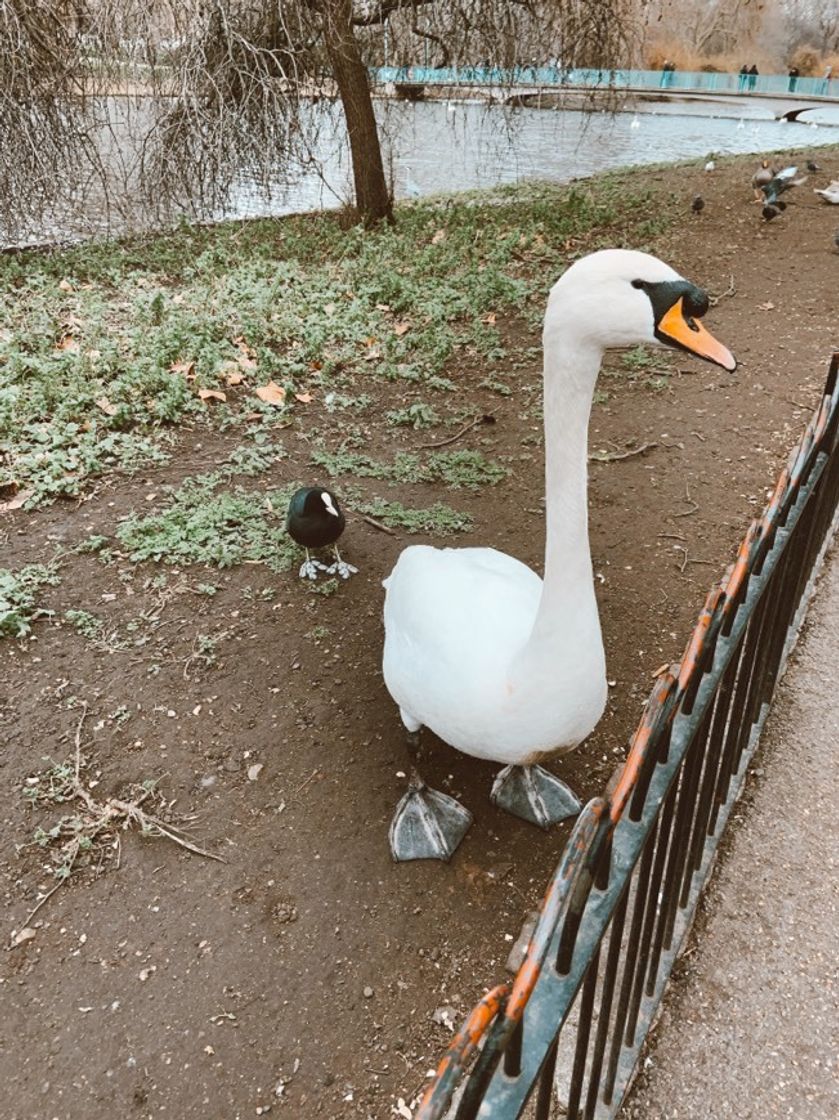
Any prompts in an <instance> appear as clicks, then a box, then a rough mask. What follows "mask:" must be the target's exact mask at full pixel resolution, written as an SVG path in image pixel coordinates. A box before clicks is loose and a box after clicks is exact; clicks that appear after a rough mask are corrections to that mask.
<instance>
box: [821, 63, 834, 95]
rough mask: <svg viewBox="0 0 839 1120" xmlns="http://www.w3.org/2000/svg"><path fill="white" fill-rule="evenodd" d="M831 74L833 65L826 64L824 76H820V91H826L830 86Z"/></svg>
mask: <svg viewBox="0 0 839 1120" xmlns="http://www.w3.org/2000/svg"><path fill="white" fill-rule="evenodd" d="M832 74H833V67H832V66H828V67H826V68H825V72H824V76H823V78H822V93H827V91H828V89H829V88H830V78H831V75H832Z"/></svg>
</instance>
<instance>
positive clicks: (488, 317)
mask: <svg viewBox="0 0 839 1120" xmlns="http://www.w3.org/2000/svg"><path fill="white" fill-rule="evenodd" d="M495 319H496V315H495V312H494V311H490V313H489V314H488V315H484V317H483V319H481V322H482V323H488V324H489V326H491V327H494V326H495Z"/></svg>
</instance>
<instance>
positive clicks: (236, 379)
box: [224, 369, 245, 385]
mask: <svg viewBox="0 0 839 1120" xmlns="http://www.w3.org/2000/svg"><path fill="white" fill-rule="evenodd" d="M224 380H225V381H226V382H227V384H228V385H241V384H242V382H243V381H244V380H245V375H244V374H243V373H242V371H241V370H240V369H232V370H231V371H230V373H227V374H225V377H224Z"/></svg>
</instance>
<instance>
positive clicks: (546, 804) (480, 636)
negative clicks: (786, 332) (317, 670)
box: [383, 249, 735, 859]
mask: <svg viewBox="0 0 839 1120" xmlns="http://www.w3.org/2000/svg"><path fill="white" fill-rule="evenodd" d="M707 309H708V297H707V296H706V294H705V293H704V292H703V291H702V290H701V289H699V288H697V287H695V286H694V285H693V284H691V283H690V282H689V281H687V280H685V279H683V278H682V277H681V276H679V275H678V273H676V272H674V270H673V269H672V268H670V267H669V266H668V265H666V264H664V263H663V262H662V261H660V260H657V259H656V258H655V257H651V256H648V255H647V254H646V253H638V252H631V251H628V250H623V249H606V250H603V251H601V252H597V253H593V254H591V255H590V256H587V257H585V258H583V259H582V260H580V261H577V262H576V263H575V264H574V265H572V266H571V267H570V268H569V269H568V270H567V272H565V274H564V275H563V276H562V277H561V278H560V280H559V281H558V282H557V283H556V284H555V285H554V287H553V290H552V291H551V294H550V298H549V300H548V308H547V313H546V315H545V323H544V331H543V345H544V415H545V481H546V495H547V499H546V522H547V524H546V545H545V578H544V581H542V580H541V579H539V577H538V576H537V575H536V574H535V572H533V571H531V570H530V568H528V567H526V566H525V565H524V564H522V563H521V562H520V561H519V560H516V559H514V558H513V557H512V556H507V555H505V554H504V553H502V552H497V551H496V550H495V549H492V548H463V549H448V548H447V549H437V548H431V547H429V546H427V545H415V546H412V547H410V548H406V549H405V550H404V551H403V552H402V553H401V555H400V556H399V559H398V561H397V563H396V566H395V567H394V569H393V571H392V572H391V574H390V576H389V577H388V578H387V579H386V580H385V581H384V586H385V588H386V595H385V605H384V622H385V646H384V661H383V671H384V679H385V683H386V685H387V688H388V691H389V692H390V694H391V696H392V697H393V698H394V700H395V701H396V703H397V704H398V705H399V709H400V714H401V717H402V721H403V723H404V724H405V727H406V728H407V729H408V732H409V733H410V734H411V735H412V736H413V737H414V740H415V742H416V735H417V733H418V731H419V729H420V727H422V726H423V725H424V726H427V727H429V728H430V729H431V730H432V731H434V732H435V733H436V734H437V735H439V736H440V738H441V739H443V740H445V742H447V743H449V744H450V745H451V746H453V747H456V748H457V749H458V750H460V751H463V752H464V753H465V754H469V755H473V756H474V757H476V758H485V759H491V760H492V761H494V762H499V763H504V764H506V765H505V769H504V770H502V771H501V772H500V774H499V775H498V777H497V778H496V781H495V783H494V785H493V789H492V795H491V796H492V800H493V801H494V802H495V803H496V804H498V805H501V806H502V807H503V808H506V809H508V810H510V811H511V812H514V813H516V814H517V815H519V816H522V817H524V818H525V819H527V820H530V821H532V822H534V823H536V824H540V825H542V826H543V827H548V825H550V824H551V823H553V822H555V821H558V820H562V819H564V818H565V817H568V816H571V815H574V814H575V813H576V812H578V811H579V808H580V804H579V802H578V801H577V799H576V797H574V795H573V793H572V792H571V791H570V790H569V788H568V787H567V786H566V785H565V784H564V783H563V782H561V781H560V780H559V779H558V778H556V777H554V775H553V774H550V773H549V772H548V771H547V770H544V769H543V768H542V767H541V766H538V765H536V764H537V763H538V762H540V761H542V760H545V759H548V758H550V757H552V756H553V755H558V754H563V753H564V752H566V751H570V750H572V749H573V748H574V747H576V746H578V745H579V744H580V743H581V742H582V740H583V739H585V738H586V736H587V735H588V734H589V733H590V732H591V731H592V729H593V728H594V727H595V725H596V724H597V722H598V720H599V719H600V717H601V715H602V713H603V709H604V706H605V703H606V692H607V686H606V670H605V658H604V652H603V642H602V639H601V635H600V620H599V618H598V613H597V602H596V600H595V595H594V581H593V578H592V565H591V555H590V552H589V542H588V515H587V494H586V488H587V436H588V420H589V413H590V410H591V402H592V397H593V393H594V385H595V381H596V379H597V374H598V371H599V369H600V363H601V359H602V356H603V352H604V350H606V349H609V348H611V347H625V346H635V345H638V344H640V343H645V342H649V343H655V342H656V341H658V342H660V343H664V344H665V345H669V346H674V347H680V348H682V349H685V350H689V351H691V352H692V353H694V354H698V355H700V356H701V357H704V358H707V359H709V360H710V361H712V362H716V363H717V364H719V365H721V366H723V367H724V368H725V369H728V370H733V369H734V367H735V361H734V358H733V357H732V355H731V354H730V352H729V351H728V350H727V349H726V348H725V347H724V346H723V345H722V344H721V343H719V342H717V340H716V339H714V338H713V337H712V336H711V335H710V334H709V333H708V331H707V330H705V328H704V327H702V326H701V325H700V324H699V323H698V322H697V321H696V320H697V318H698V317H699V316H701V315H703V314H704V313H705V311H707ZM471 819H472V817H471V814H470V813H469V811H468V810H467V809H465V808H464V807H463V806H462V805H460V804H459V803H458V802H457V801H455V800H454V799H453V798H451V797H448V796H447V795H446V794H442V793H439V792H438V791H436V790H431V789H429V788H428V787H427V786H426V785H425V784H424V782H423V781H422V779H421V778H420V777H419V775H418V773H417V771H416V770H413V771H412V775H411V781H410V783H409V788H408V791H407V793H406V794H405V796H404V797H403V798H402V800H401V801H400V803H399V806H398V807H397V810H396V814H395V816H394V819H393V823H392V824H391V829H390V842H391V850H392V852H393V855H394V858H395V859H419V858H426V857H429V858H432V857H433V858H439V859H448V858H449V856H451V854H452V852H453V851H454V850H455V848H456V847H457V845H458V844H459V842H460V840H461V839H462V837H463V834H464V833H465V831H466V829H467V828H468V827H469V824H470V823H471Z"/></svg>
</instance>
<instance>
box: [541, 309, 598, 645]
mask: <svg viewBox="0 0 839 1120" xmlns="http://www.w3.org/2000/svg"><path fill="white" fill-rule="evenodd" d="M601 359H602V351H601V350H600V348H599V347H598V346H596V345H593V344H592V343H591V342H580V341H579V340H575V339H574V336H573V333H572V332H570V331H568V330H561V329H553V330H550V331H547V330H546V333H545V379H544V380H545V387H544V415H545V498H546V510H545V517H546V540H545V575H544V583H543V589H542V598H541V601H540V604H539V611H538V614H537V617H536V621H535V623H534V627H533V631H532V633H531V637H530V641H529V642H528V646H527V647H526V648H527V653H528V654H529V655H532V656H535V657H537V658H539V657H540V656H544V655H545V654H546V653H547V652H548V650H547V649H546V648H545V647H546V646H548V647H550V651H551V652H553V653H555V652H556V645H557V642H559V643H563V642H564V643H568V644H570V646H571V647H573V645H574V644H575V642H586V641H595V642H597V643H599V642H600V626H599V621H598V617H597V603H596V599H595V595H594V582H593V573H592V565H591V552H590V549H589V539H588V425H589V416H590V414H591V404H592V399H593V396H594V386H595V382H596V380H597V374H598V371H599V369H600V363H601ZM575 630H576V631H577V633H576V635H574V633H573V631H575Z"/></svg>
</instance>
